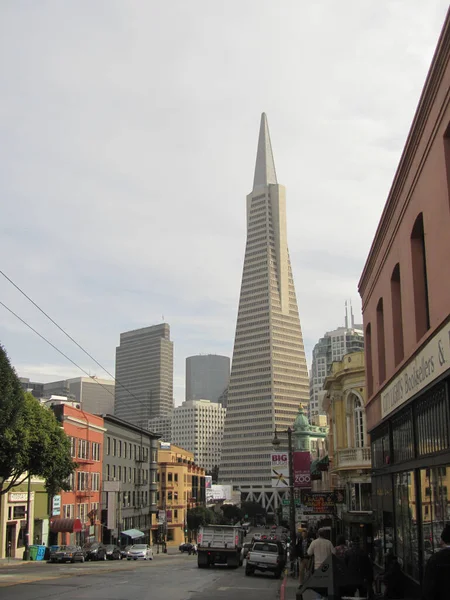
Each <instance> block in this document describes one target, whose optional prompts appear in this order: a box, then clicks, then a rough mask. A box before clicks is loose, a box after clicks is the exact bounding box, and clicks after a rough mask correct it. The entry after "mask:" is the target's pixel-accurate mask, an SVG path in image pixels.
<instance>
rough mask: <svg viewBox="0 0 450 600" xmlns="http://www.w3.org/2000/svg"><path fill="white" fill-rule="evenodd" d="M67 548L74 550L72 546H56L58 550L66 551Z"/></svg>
mask: <svg viewBox="0 0 450 600" xmlns="http://www.w3.org/2000/svg"><path fill="white" fill-rule="evenodd" d="M67 550H75V548H74V547H73V546H60V547H59V548H58V551H59V552H67Z"/></svg>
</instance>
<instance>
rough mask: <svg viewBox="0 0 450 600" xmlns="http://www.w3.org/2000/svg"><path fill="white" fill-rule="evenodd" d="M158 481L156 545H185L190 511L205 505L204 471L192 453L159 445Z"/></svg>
mask: <svg viewBox="0 0 450 600" xmlns="http://www.w3.org/2000/svg"><path fill="white" fill-rule="evenodd" d="M157 481H158V496H157V502H158V514H157V515H156V517H154V521H153V523H152V538H153V543H154V544H163V543H165V544H167V546H179V545H180V544H182V543H183V542H185V541H186V536H187V527H186V521H187V511H188V510H189V509H190V508H194V507H196V506H199V505H204V504H205V470H204V469H203V468H201V467H199V466H197V465H196V464H195V463H194V454H193V453H192V452H188V451H187V450H184V449H183V448H180V447H179V446H175V445H174V444H169V443H166V442H160V447H159V450H158V477H157Z"/></svg>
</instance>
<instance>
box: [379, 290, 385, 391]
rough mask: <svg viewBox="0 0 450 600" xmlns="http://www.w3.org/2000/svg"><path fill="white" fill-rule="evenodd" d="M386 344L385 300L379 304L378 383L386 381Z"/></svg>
mask: <svg viewBox="0 0 450 600" xmlns="http://www.w3.org/2000/svg"><path fill="white" fill-rule="evenodd" d="M384 346H385V342H384V307H383V298H380V299H379V301H378V304H377V358H378V383H379V384H381V383H382V382H383V381H384V380H385V379H386V351H385V347H384Z"/></svg>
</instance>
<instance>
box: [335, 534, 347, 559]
mask: <svg viewBox="0 0 450 600" xmlns="http://www.w3.org/2000/svg"><path fill="white" fill-rule="evenodd" d="M334 551H335V552H334V553H335V554H336V556H337V557H338V558H342V559H343V558H344V556H345V554H346V553H347V552H348V546H347V542H346V541H345V537H344V536H343V535H338V537H337V540H336V547H335V549H334Z"/></svg>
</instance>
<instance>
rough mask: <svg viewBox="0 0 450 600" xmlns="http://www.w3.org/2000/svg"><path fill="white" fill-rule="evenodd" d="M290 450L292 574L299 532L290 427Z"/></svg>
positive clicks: (288, 432)
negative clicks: (297, 528) (297, 529)
mask: <svg viewBox="0 0 450 600" xmlns="http://www.w3.org/2000/svg"><path fill="white" fill-rule="evenodd" d="M287 434H288V448H289V453H288V454H289V495H290V503H289V528H290V530H291V535H290V537H291V544H290V557H291V572H294V561H293V556H295V545H296V542H297V532H296V528H295V498H294V451H293V449H292V429H291V428H290V427H288V430H287Z"/></svg>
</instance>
